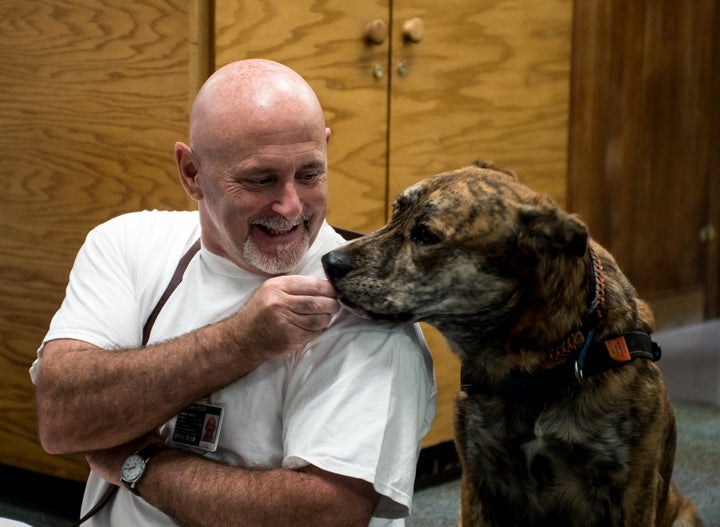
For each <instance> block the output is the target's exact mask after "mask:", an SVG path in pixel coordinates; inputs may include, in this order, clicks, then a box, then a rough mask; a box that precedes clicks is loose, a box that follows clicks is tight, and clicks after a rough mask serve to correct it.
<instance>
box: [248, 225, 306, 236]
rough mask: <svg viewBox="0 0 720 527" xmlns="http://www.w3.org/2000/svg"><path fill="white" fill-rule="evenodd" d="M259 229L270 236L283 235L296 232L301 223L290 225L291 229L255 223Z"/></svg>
mask: <svg viewBox="0 0 720 527" xmlns="http://www.w3.org/2000/svg"><path fill="white" fill-rule="evenodd" d="M255 227H257V228H258V229H260V230H261V231H262V232H264V233H265V234H267V235H268V236H283V235H285V234H290V233H291V232H295V231H296V230H297V229H298V227H300V224H298V225H294V226H292V227H290V228H289V229H274V228H272V227H268V226H266V225H259V224H258V225H255Z"/></svg>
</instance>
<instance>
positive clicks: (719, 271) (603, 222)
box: [568, 0, 720, 329]
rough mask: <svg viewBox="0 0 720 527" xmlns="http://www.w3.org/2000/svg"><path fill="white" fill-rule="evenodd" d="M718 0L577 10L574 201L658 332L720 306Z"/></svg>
mask: <svg viewBox="0 0 720 527" xmlns="http://www.w3.org/2000/svg"><path fill="white" fill-rule="evenodd" d="M719 5H720V4H718V2H713V1H696V2H674V1H671V0H652V1H650V0H638V1H635V2H625V1H622V0H608V1H606V2H602V3H599V2H578V4H577V8H576V15H575V25H576V30H575V40H574V43H573V49H574V61H575V62H574V67H573V93H572V106H571V111H572V114H573V119H572V124H571V127H570V138H571V143H570V162H569V166H570V174H569V189H570V195H569V196H568V201H569V203H570V205H571V207H572V209H573V210H574V211H577V212H578V213H580V215H581V216H582V217H583V218H584V219H585V220H586V221H587V222H588V224H589V225H590V229H591V230H592V232H593V236H595V238H597V239H598V240H599V241H600V242H601V243H602V244H604V245H605V246H606V247H607V248H608V249H609V250H610V251H611V252H612V253H613V254H614V256H615V258H616V259H617V261H618V263H619V264H620V266H621V267H622V269H623V271H624V272H625V274H627V276H628V278H629V279H630V280H631V281H632V283H633V285H634V286H635V287H636V288H637V290H638V293H639V294H640V295H641V296H642V297H644V298H645V299H646V300H648V301H649V302H650V305H651V307H652V309H653V311H654V312H655V318H656V322H657V326H658V329H664V328H668V327H673V326H680V325H684V324H689V323H695V322H699V321H701V320H702V319H703V318H704V317H708V318H710V317H717V316H718V315H719V314H720V289H719V286H718V281H719V280H720V278H719V277H720V237H718V235H717V233H716V231H717V230H718V229H720V205H719V204H718V199H717V198H718V195H720V171H719V170H718V167H720V96H719V95H720V76H719V75H718V71H720V40H718V36H717V29H718V23H719V22H720V8H719V7H718V6H719Z"/></svg>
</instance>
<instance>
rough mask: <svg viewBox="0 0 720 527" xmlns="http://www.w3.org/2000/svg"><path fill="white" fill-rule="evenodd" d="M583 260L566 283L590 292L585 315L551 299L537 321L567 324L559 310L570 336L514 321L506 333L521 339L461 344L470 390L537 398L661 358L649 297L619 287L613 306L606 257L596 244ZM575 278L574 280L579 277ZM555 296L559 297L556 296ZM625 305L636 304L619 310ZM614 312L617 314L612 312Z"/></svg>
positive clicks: (616, 273) (619, 276) (615, 272)
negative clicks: (646, 312)
mask: <svg viewBox="0 0 720 527" xmlns="http://www.w3.org/2000/svg"><path fill="white" fill-rule="evenodd" d="M609 263H610V264H611V269H612V272H613V275H612V279H613V280H616V281H617V280H619V281H621V282H622V281H625V278H624V276H622V273H621V272H620V271H619V269H617V268H616V267H615V265H614V262H613V261H612V260H609ZM583 264H584V267H585V270H584V271H582V270H581V272H580V273H577V274H574V275H573V277H574V279H575V280H576V281H577V282H576V283H570V284H564V285H565V286H566V288H567V287H568V286H572V287H576V288H579V289H580V290H581V291H582V293H581V295H580V296H581V297H582V296H583V295H585V294H586V298H587V304H586V306H585V310H584V312H583V313H582V314H580V310H579V309H578V308H577V307H576V308H575V309H577V312H578V313H579V314H578V315H577V316H575V317H568V316H567V313H568V311H567V309H566V310H565V311H564V312H562V313H561V314H560V315H558V313H560V312H561V310H562V308H563V307H567V306H553V305H552V303H551V302H550V301H549V299H548V301H547V303H546V306H547V310H548V311H547V312H546V313H545V314H546V316H547V318H546V319H545V321H544V322H543V321H538V322H537V325H541V326H542V327H547V326H551V327H553V328H558V327H561V325H560V324H559V323H556V320H555V319H554V318H553V316H554V315H556V316H557V318H561V319H563V320H565V321H568V320H569V324H570V325H569V326H568V327H566V328H565V329H564V330H562V331H564V334H565V337H564V338H563V337H562V335H561V334H559V333H558V334H557V335H556V336H555V337H551V338H548V337H550V334H549V332H548V331H542V330H540V331H538V330H537V328H535V327H533V325H532V323H528V320H524V321H523V323H521V324H519V325H518V326H512V322H510V323H509V324H510V326H511V327H506V328H505V329H504V330H503V331H501V332H500V333H501V334H512V335H515V336H516V339H515V340H513V341H507V342H505V343H503V342H497V344H496V346H495V347H493V346H488V343H487V342H485V349H483V350H478V349H477V347H475V348H474V350H475V351H474V352H473V353H472V354H470V353H467V350H465V351H463V350H462V349H461V348H462V345H461V344H457V345H456V348H457V349H456V352H457V353H458V355H460V357H461V359H462V362H463V385H464V386H463V389H464V390H465V391H469V392H472V391H477V387H478V386H483V387H484V389H490V390H491V391H494V390H495V389H498V390H501V391H512V392H515V393H517V392H518V391H520V392H525V393H526V394H528V396H530V397H534V396H536V395H538V394H542V393H549V392H553V391H556V390H557V389H562V388H563V387H566V386H569V385H572V384H574V383H575V381H577V382H582V380H583V379H584V378H586V377H590V376H593V375H596V374H598V373H601V372H604V371H607V370H609V369H612V368H614V367H617V366H619V365H622V364H625V363H629V362H632V361H633V360H635V359H636V358H645V359H650V360H653V361H657V360H658V359H659V358H660V349H659V347H658V346H657V344H655V343H654V342H652V340H651V339H650V336H649V333H650V332H651V331H652V328H651V324H649V323H648V322H647V321H646V320H644V314H642V313H638V311H642V310H643V308H644V307H646V306H645V304H644V302H642V301H641V300H637V303H635V302H634V301H632V300H631V299H630V298H626V297H625V296H623V295H624V292H621V289H623V288H614V290H613V291H614V294H615V295H616V296H617V295H620V297H618V298H614V297H613V298H612V299H610V301H609V303H610V304H612V305H611V306H608V303H606V300H608V299H606V275H605V271H604V267H603V262H602V260H601V256H600V255H599V254H598V253H597V252H596V250H595V249H593V247H592V246H591V245H588V250H587V253H586V257H585V258H584V259H583ZM569 280H570V281H571V282H572V280H573V278H570V279H569ZM615 289H617V291H616V290H615ZM558 296H559V295H558ZM576 296H577V293H576ZM549 297H550V298H557V297H555V296H552V295H549ZM521 302H522V301H521ZM619 305H624V306H628V307H630V306H632V307H630V309H619V308H618V306H619ZM608 309H610V313H608ZM630 311H631V312H630ZM613 313H614V314H615V315H614V317H611V316H608V315H613ZM618 314H620V315H619V317H618ZM610 318H612V320H611V319H610ZM535 320H537V319H535ZM518 327H526V328H529V330H528V332H527V333H525V334H523V333H522V331H518ZM518 334H519V335H520V336H519V337H518V336H517V335H518ZM543 337H544V338H545V340H543ZM532 339H535V340H534V341H533V340H532ZM513 345H514V346H513ZM511 346H513V347H511ZM468 349H470V348H468ZM478 352H479V353H478ZM471 357H472V358H471ZM477 359H479V360H477ZM518 365H519V366H518ZM492 386H495V387H494V388H492Z"/></svg>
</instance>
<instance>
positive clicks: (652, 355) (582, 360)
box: [574, 329, 662, 382]
mask: <svg viewBox="0 0 720 527" xmlns="http://www.w3.org/2000/svg"><path fill="white" fill-rule="evenodd" d="M594 334H595V330H594V329H593V330H592V331H591V332H590V335H588V340H587V341H586V342H585V345H584V346H583V347H582V349H581V350H580V353H579V354H578V356H577V358H576V359H575V362H574V364H575V378H576V379H577V381H578V382H582V381H583V380H584V379H586V378H588V377H591V376H593V375H597V374H598V373H602V372H604V371H607V370H610V369H612V368H615V367H617V366H621V365H623V364H627V363H628V362H632V361H633V360H635V359H649V360H652V361H653V362H657V361H659V360H660V357H662V350H661V349H660V346H659V345H658V343H657V342H655V341H653V340H652V339H651V338H650V335H648V334H647V333H644V332H642V331H632V332H630V333H625V334H624V335H620V336H619V337H615V338H612V339H608V340H604V341H601V342H593V336H594Z"/></svg>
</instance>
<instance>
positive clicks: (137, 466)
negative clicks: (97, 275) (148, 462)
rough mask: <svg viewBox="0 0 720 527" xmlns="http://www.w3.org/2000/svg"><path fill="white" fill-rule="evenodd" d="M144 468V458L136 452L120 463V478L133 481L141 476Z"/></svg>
mask: <svg viewBox="0 0 720 527" xmlns="http://www.w3.org/2000/svg"><path fill="white" fill-rule="evenodd" d="M144 469H145V460H144V459H143V458H142V457H140V456H138V455H137V454H133V455H132V456H128V457H127V458H126V459H125V461H123V464H122V479H123V480H124V481H127V482H130V483H133V482H135V481H137V480H138V479H139V478H140V476H142V473H143V470H144Z"/></svg>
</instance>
